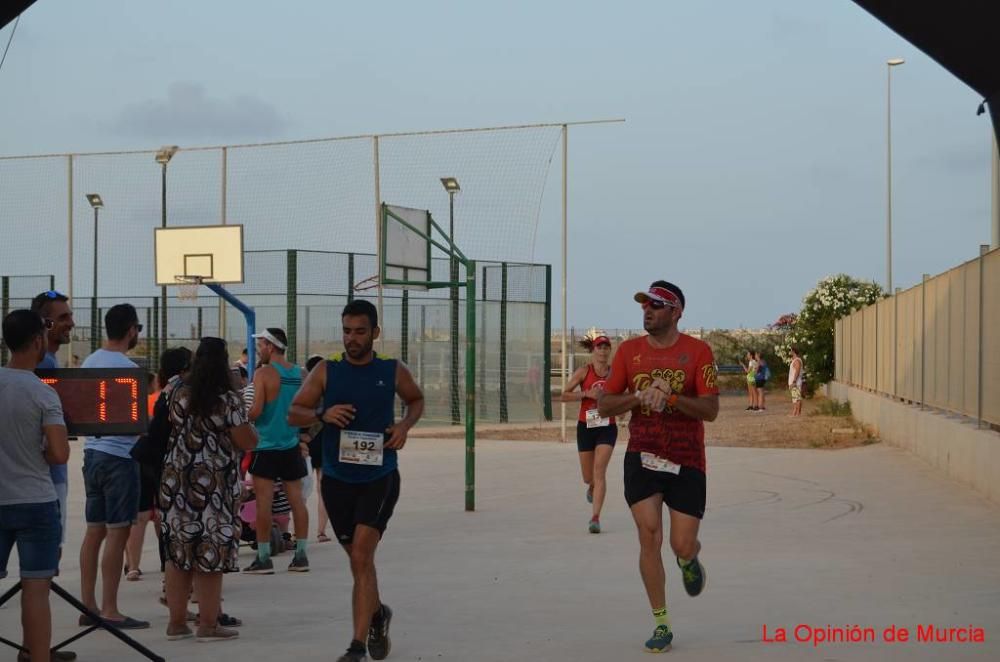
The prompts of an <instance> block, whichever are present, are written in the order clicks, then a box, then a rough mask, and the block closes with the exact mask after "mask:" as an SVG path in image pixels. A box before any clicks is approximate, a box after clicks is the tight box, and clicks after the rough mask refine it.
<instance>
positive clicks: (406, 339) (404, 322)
mask: <svg viewBox="0 0 1000 662" xmlns="http://www.w3.org/2000/svg"><path fill="white" fill-rule="evenodd" d="M399 318H400V319H399V325H400V327H401V328H400V337H399V358H401V359H402V360H403V363H409V362H410V291H409V290H403V303H402V308H401V309H400V311H399Z"/></svg>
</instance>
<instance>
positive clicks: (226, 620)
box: [193, 611, 243, 628]
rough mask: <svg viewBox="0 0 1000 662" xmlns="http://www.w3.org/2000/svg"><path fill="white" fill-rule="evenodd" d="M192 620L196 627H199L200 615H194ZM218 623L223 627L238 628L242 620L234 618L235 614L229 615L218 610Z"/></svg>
mask: <svg viewBox="0 0 1000 662" xmlns="http://www.w3.org/2000/svg"><path fill="white" fill-rule="evenodd" d="M193 620H194V622H195V624H196V625H197V626H198V627H201V617H200V616H195V617H194V619H193ZM218 624H219V626H221V627H224V628H238V627H239V626H241V625H243V621H242V620H241V619H239V618H236V617H235V616H230V615H229V614H227V613H225V612H221V611H220V612H219V619H218Z"/></svg>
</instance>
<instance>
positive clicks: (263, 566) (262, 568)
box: [243, 557, 274, 575]
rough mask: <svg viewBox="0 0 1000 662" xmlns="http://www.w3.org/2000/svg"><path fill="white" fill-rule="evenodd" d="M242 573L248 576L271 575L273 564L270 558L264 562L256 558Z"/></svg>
mask: <svg viewBox="0 0 1000 662" xmlns="http://www.w3.org/2000/svg"><path fill="white" fill-rule="evenodd" d="M243 572H244V573H246V574H248V575H273V574H274V562H273V561H272V560H271V559H270V558H268V559H267V560H266V561H261V560H260V557H257V558H255V559H254V560H253V563H251V564H250V565H249V567H247V569H246V570H244V571H243Z"/></svg>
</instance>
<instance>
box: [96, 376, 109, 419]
mask: <svg viewBox="0 0 1000 662" xmlns="http://www.w3.org/2000/svg"><path fill="white" fill-rule="evenodd" d="M97 393H98V398H99V399H98V403H97V420H99V421H100V422H101V423H107V422H108V382H107V381H106V380H104V379H102V380H101V381H100V382H98V387H97Z"/></svg>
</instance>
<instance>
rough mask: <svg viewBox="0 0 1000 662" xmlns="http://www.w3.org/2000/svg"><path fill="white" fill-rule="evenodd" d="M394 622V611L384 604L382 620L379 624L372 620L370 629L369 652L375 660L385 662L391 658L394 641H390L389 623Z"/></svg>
mask: <svg viewBox="0 0 1000 662" xmlns="http://www.w3.org/2000/svg"><path fill="white" fill-rule="evenodd" d="M391 620H392V610H391V609H389V605H387V604H385V603H384V602H383V603H382V618H381V619H380V620H379V622H378V623H376V622H375V620H374V619H372V624H371V625H370V626H369V627H368V652H369V653H371V656H372V659H373V660H384V659H385V658H387V657H389V650H390V649H391V648H392V641H391V640H390V639H389V621H391Z"/></svg>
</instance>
